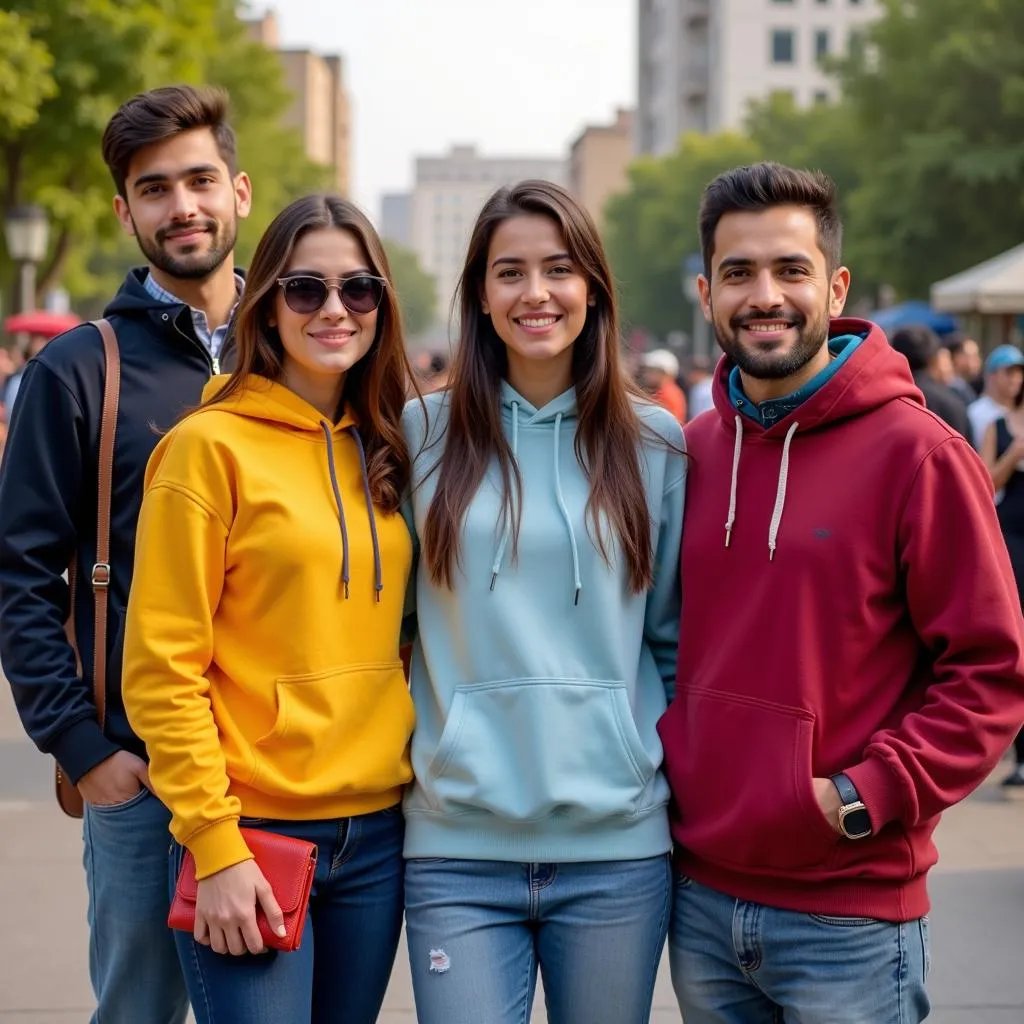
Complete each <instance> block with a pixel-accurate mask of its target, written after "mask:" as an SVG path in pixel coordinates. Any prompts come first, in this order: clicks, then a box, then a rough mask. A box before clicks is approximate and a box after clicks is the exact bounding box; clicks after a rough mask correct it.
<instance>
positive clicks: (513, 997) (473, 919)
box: [405, 854, 672, 1024]
mask: <svg viewBox="0 0 1024 1024" xmlns="http://www.w3.org/2000/svg"><path fill="white" fill-rule="evenodd" d="M671 890H672V887H671V872H670V868H669V860H668V855H667V854H666V855H663V856H660V857H652V858H649V859H646V860H631V861H606V862H598V863H573V864H519V863H505V862H499V861H468V860H434V859H422V860H410V861H408V862H407V865H406V876H405V913H406V933H407V938H408V944H409V960H410V965H411V967H412V981H413V990H414V993H415V997H416V1018H417V1020H418V1021H419V1024H522V1022H523V1021H526V1020H529V1017H530V1009H531V1006H532V1004H533V997H534V991H535V989H536V984H537V970H538V968H539V969H540V973H541V978H542V980H543V982H544V995H545V1000H546V1003H547V1011H548V1020H549V1022H550V1024H647V1021H648V1019H649V1017H650V1012H651V1003H652V1001H653V998H654V981H655V977H656V976H657V972H658V964H659V961H660V960H661V954H662V950H663V949H664V945H665V936H666V934H667V932H668V921H669V909H670V903H671Z"/></svg>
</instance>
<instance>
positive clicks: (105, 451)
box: [91, 320, 121, 728]
mask: <svg viewBox="0 0 1024 1024" xmlns="http://www.w3.org/2000/svg"><path fill="white" fill-rule="evenodd" d="M93 323H94V324H95V326H96V327H97V328H98V330H99V332H100V335H101V336H102V338H103V354H104V357H105V359H106V374H105V377H104V385H103V418H102V419H101V420H100V449H99V461H98V466H99V470H98V473H97V492H98V493H97V502H96V564H95V565H94V566H93V567H92V577H91V583H92V592H93V597H94V600H95V605H96V630H95V641H94V644H93V648H94V655H93V669H92V680H93V688H94V695H95V698H96V717H97V718H98V719H99V721H100V727H101V728H102V727H103V723H104V721H105V719H106V711H107V595H108V594H109V591H110V497H111V492H112V490H113V478H114V437H115V435H116V433H117V403H118V399H119V398H120V396H121V353H120V351H119V350H118V347H117V335H116V334H115V333H114V328H113V327H111V326H110V321H109V320H94V321H93Z"/></svg>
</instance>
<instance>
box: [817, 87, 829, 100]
mask: <svg viewBox="0 0 1024 1024" xmlns="http://www.w3.org/2000/svg"><path fill="white" fill-rule="evenodd" d="M814 102H815V103H828V93H827V92H826V91H825V90H824V89H818V90H817V91H816V92H815V93H814Z"/></svg>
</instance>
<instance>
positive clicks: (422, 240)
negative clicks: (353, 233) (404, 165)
mask: <svg viewBox="0 0 1024 1024" xmlns="http://www.w3.org/2000/svg"><path fill="white" fill-rule="evenodd" d="M524 178H544V179H546V180H548V181H554V182H557V183H558V184H559V185H567V184H568V168H567V166H566V162H565V160H562V159H549V158H544V157H485V156H481V155H480V154H479V153H477V151H476V148H475V147H473V146H454V147H453V148H452V150H451V152H450V153H449V154H448V155H447V156H431V157H420V158H418V159H417V160H416V185H415V187H414V189H413V193H412V248H413V250H414V251H415V253H416V255H417V256H418V257H419V261H420V265H421V266H422V267H423V269H424V270H425V271H426V272H427V273H428V274H431V275H433V277H434V280H435V281H436V282H437V304H438V315H439V316H440V317H441V318H442V319H446V318H447V316H448V311H449V308H450V305H451V301H452V296H453V295H454V294H455V285H456V282H457V281H458V278H459V274H460V273H461V272H462V264H463V260H464V259H465V256H466V245H467V243H468V242H469V235H470V232H471V231H472V230H473V224H474V223H475V221H476V218H477V214H479V212H480V208H481V207H482V206H483V204H484V202H485V201H486V200H487V198H488V196H490V195H491V193H492V192H493V191H494V190H495V189H497V188H500V187H501V186H503V185H514V184H515V183H516V182H518V181H522V180H523V179H524Z"/></svg>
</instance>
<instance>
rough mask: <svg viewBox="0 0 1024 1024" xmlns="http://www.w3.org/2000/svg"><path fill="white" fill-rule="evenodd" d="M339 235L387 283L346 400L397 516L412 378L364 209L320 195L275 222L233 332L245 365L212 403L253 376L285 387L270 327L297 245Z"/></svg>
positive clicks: (279, 349)
mask: <svg viewBox="0 0 1024 1024" xmlns="http://www.w3.org/2000/svg"><path fill="white" fill-rule="evenodd" d="M322 228H340V229H342V230H343V231H348V232H350V233H351V234H353V235H354V236H355V237H356V239H357V240H358V241H359V244H360V245H361V246H362V247H363V251H364V252H365V253H366V256H367V259H368V260H369V261H370V270H371V272H372V273H374V274H375V275H377V276H378V277H383V278H385V279H386V280H387V282H388V283H387V286H386V287H385V289H384V298H383V299H382V300H381V304H380V306H379V307H378V310H377V333H376V336H375V337H374V340H373V344H372V345H371V346H370V349H369V351H368V352H367V353H366V355H365V356H363V358H362V359H360V360H359V362H357V363H356V364H355V365H354V366H353V367H352V368H351V369H350V370H349V371H348V373H347V374H346V376H345V393H344V400H345V403H346V405H347V406H348V407H349V408H351V409H352V410H353V412H354V413H355V416H356V419H357V420H358V422H359V434H360V437H361V438H362V441H363V445H364V447H365V449H366V468H367V476H368V478H369V482H370V494H371V495H372V497H373V502H374V504H375V505H377V506H378V507H379V508H381V509H383V510H384V511H387V512H393V511H395V510H397V508H398V507H399V505H400V504H401V501H402V495H403V494H404V493H405V490H406V488H407V486H408V483H409V475H410V469H411V465H410V459H409V452H408V449H407V447H406V444H405V440H404V438H403V436H402V429H401V422H402V409H403V407H404V405H405V401H406V397H407V395H408V393H409V388H410V387H411V386H412V385H411V381H412V372H411V370H410V367H409V363H408V360H407V359H406V355H405V345H404V343H403V337H402V319H401V315H400V313H399V309H398V300H397V298H396V296H395V290H394V286H393V284H392V281H391V268H390V267H389V266H388V258H387V255H386V254H385V252H384V246H383V245H382V244H381V241H380V237H379V236H378V234H377V232H376V231H375V230H374V228H373V225H372V224H371V223H370V222H369V220H368V219H367V218H366V216H365V215H364V214H363V213H362V212H361V211H360V210H359V208H358V207H356V206H354V205H353V204H352V203H350V202H348V200H346V199H342V198H341V197H340V196H331V195H313V196H305V197H303V198H302V199H297V200H295V202H294V203H292V204H291V205H290V206H287V207H286V208H285V209H284V210H282V211H281V213H279V214H278V215H277V217H275V218H274V221H273V223H272V224H271V225H270V227H268V228H267V230H266V232H265V233H264V235H263V237H262V238H261V239H260V241H259V244H258V245H257V246H256V252H255V254H254V255H253V258H252V265H251V266H250V268H249V274H248V277H247V278H246V282H245V292H244V294H243V296H242V300H241V302H240V303H239V306H238V311H237V314H236V316H235V319H234V323H233V326H232V328H231V334H232V336H233V337H234V342H235V348H236V352H237V357H238V362H237V365H236V367H235V370H234V371H233V372H232V374H231V376H230V378H229V379H228V380H227V382H226V383H225V385H224V387H223V388H221V390H220V391H218V392H217V394H216V395H214V396H213V397H212V398H211V399H210V400H209V402H207V403H206V404H207V405H209V404H211V403H213V402H221V401H223V400H224V399H226V398H228V397H229V396H230V395H232V394H234V393H235V392H236V391H238V390H239V389H241V388H242V387H243V386H244V382H245V377H246V376H247V375H248V374H251V373H254V374H259V375H260V376H261V377H267V378H269V379H270V380H274V381H279V380H280V379H281V376H282V372H283V368H284V348H283V346H282V344H281V336H280V335H279V334H278V332H277V329H276V328H274V327H271V326H270V320H271V318H272V317H273V313H274V300H275V297H276V294H277V289H278V287H279V285H278V283H277V281H278V278H280V277H283V276H284V274H285V272H286V269H287V267H288V262H289V260H290V259H291V256H292V251H293V250H294V248H295V245H296V243H297V242H298V240H299V239H300V238H301V237H302V236H303V235H305V234H306V233H307V232H310V231H316V230H319V229H322Z"/></svg>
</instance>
